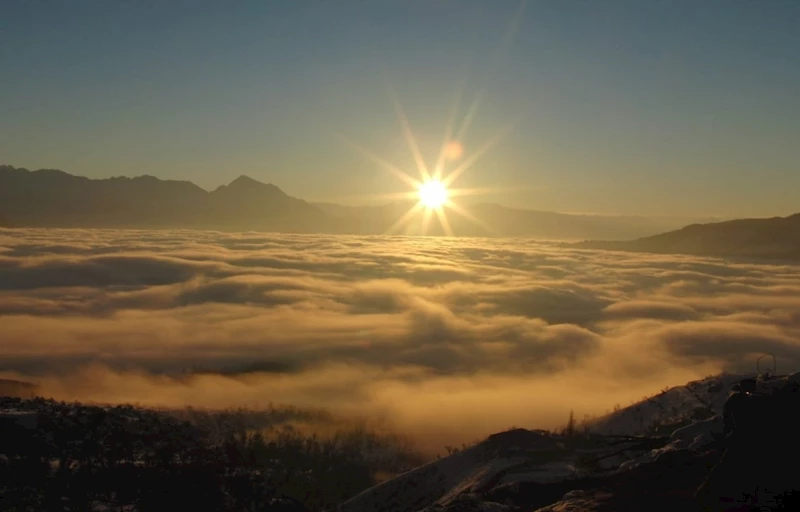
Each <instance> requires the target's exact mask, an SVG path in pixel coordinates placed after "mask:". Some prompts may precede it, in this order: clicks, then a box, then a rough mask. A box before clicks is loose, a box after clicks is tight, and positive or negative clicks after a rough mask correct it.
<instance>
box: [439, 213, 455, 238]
mask: <svg viewBox="0 0 800 512" xmlns="http://www.w3.org/2000/svg"><path fill="white" fill-rule="evenodd" d="M435 212H436V216H437V217H439V224H441V225H442V229H444V234H445V235H447V236H454V234H453V229H452V228H451V227H450V221H449V220H447V215H445V213H444V210H443V209H442V208H436V210H435Z"/></svg>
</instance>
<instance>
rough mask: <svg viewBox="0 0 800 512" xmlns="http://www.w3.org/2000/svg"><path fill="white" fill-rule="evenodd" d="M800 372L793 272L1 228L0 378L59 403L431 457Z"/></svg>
mask: <svg viewBox="0 0 800 512" xmlns="http://www.w3.org/2000/svg"><path fill="white" fill-rule="evenodd" d="M765 352H771V353H774V354H775V355H776V357H777V362H778V370H779V371H794V370H796V369H797V368H798V366H800V365H798V363H800V272H798V267H797V266H791V265H780V264H756V263H744V262H728V261H725V260H722V259H715V258H701V257H694V256H679V255H651V254H635V253H622V252H606V251H596V250H583V249H576V248H572V247H570V246H568V245H559V244H553V243H551V244H548V243H540V242H536V241H533V240H526V239H491V240H486V239H470V238H424V237H420V238H412V237H381V236H364V237H347V236H324V235H320V236H311V235H279V234H264V233H239V234H230V233H219V232H211V231H189V230H178V231H156V230H154V231H138V230H55V229H0V377H7V378H18V379H25V380H31V381H35V382H37V383H39V384H40V385H41V387H42V389H43V390H44V392H45V393H46V394H47V395H49V396H53V397H55V398H59V399H64V400H83V401H94V402H130V403H138V404H142V405H153V406H164V407H183V406H187V405H191V406H195V407H209V408H218V407H261V406H264V405H266V404H268V403H275V404H291V405H295V406H298V407H319V408H325V409H329V410H331V411H334V412H336V413H338V414H341V415H343V416H348V417H364V418H380V419H381V420H382V421H386V422H388V423H390V424H391V425H392V426H393V428H397V429H402V431H404V432H407V433H408V434H409V435H411V436H413V437H414V438H415V439H416V440H417V441H418V442H419V443H420V444H421V445H423V446H442V445H443V444H445V443H447V444H454V442H455V443H460V442H462V441H463V442H466V441H470V440H472V439H475V438H477V437H480V436H484V435H487V434H490V433H493V432H496V431H499V430H502V429H505V428H508V427H510V426H512V425H515V426H520V427H526V428H553V427H555V426H558V425H562V424H563V423H564V422H565V421H566V418H567V416H568V414H569V411H570V410H574V411H575V413H576V415H577V416H578V417H581V416H582V415H584V414H588V415H596V414H602V413H603V412H605V411H607V410H609V409H611V408H612V407H614V406H615V405H616V404H620V405H623V406H624V405H627V404H629V403H630V402H631V401H633V400H639V399H641V398H642V397H643V396H645V395H648V394H652V393H655V392H658V391H660V390H661V389H663V388H664V387H666V386H672V385H680V384H684V383H685V382H686V381H688V380H691V379H694V378H702V377H704V376H706V375H709V374H712V373H717V372H720V371H754V370H755V358H756V357H757V356H759V355H761V354H763V353H765Z"/></svg>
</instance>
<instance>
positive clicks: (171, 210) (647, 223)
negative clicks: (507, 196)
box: [0, 165, 800, 257]
mask: <svg viewBox="0 0 800 512" xmlns="http://www.w3.org/2000/svg"><path fill="white" fill-rule="evenodd" d="M414 203H415V201H412V200H409V201H408V202H405V203H404V202H395V203H388V204H383V205H374V206H348V205H340V204H335V203H324V202H321V203H314V202H308V201H305V200H303V199H300V198H296V197H292V196H290V195H288V194H286V193H285V192H284V191H283V190H282V189H281V188H279V187H278V186H277V185H274V184H272V183H262V182H260V181H258V180H256V179H254V178H252V177H250V176H247V175H244V174H242V175H240V176H238V177H237V178H236V179H234V180H232V181H231V182H230V183H228V184H225V185H220V186H219V187H217V188H215V189H213V190H210V191H209V190H205V189H203V188H201V187H199V186H198V185H196V184H194V183H192V182H191V181H186V180H162V179H160V178H157V177H155V176H152V175H147V174H145V175H141V176H136V177H125V176H115V177H111V178H104V179H91V178H88V177H84V176H75V175H72V174H69V173H66V172H64V171H61V170H58V169H40V170H36V171H30V170H28V169H24V168H15V167H12V166H9V165H0V222H1V223H2V224H3V225H5V226H15V227H54V228H141V229H162V228H169V229H174V228H186V229H212V230H221V231H273V232H292V233H320V234H352V235H378V234H401V235H402V234H410V235H419V234H428V235H448V234H454V235H456V236H472V237H498V236H499V237H524V238H537V239H542V240H561V241H567V240H569V241H575V242H580V241H583V242H581V244H582V245H579V246H582V247H590V246H591V247H594V248H603V249H608V248H612V249H621V250H624V249H625V248H629V247H632V246H631V245H630V244H634V245H635V244H637V243H638V244H639V245H643V246H646V247H644V248H650V246H653V248H654V249H653V250H655V252H658V251H659V250H660V251H662V252H676V251H677V252H679V250H680V249H681V247H680V245H681V244H679V243H677V242H676V241H675V240H671V239H668V240H664V241H663V242H662V244H661V245H662V247H656V246H657V245H658V244H656V243H654V242H652V241H649V242H639V241H641V240H651V239H653V240H658V238H656V237H659V236H661V237H663V236H666V235H667V234H668V233H671V232H672V231H670V230H675V231H679V232H682V233H687V232H688V233H692V232H693V231H694V230H698V229H701V230H702V229H703V228H698V227H696V226H704V225H707V224H690V225H689V226H685V225H684V224H683V223H681V224H678V221H677V220H676V219H677V218H674V219H671V220H664V219H656V218H650V217H644V216H635V215H596V214H580V213H559V212H548V211H539V210H531V209H521V208H510V207H506V206H503V205H500V204H497V203H490V202H483V203H481V202H477V203H472V204H470V205H462V208H461V210H462V212H466V214H467V215H466V216H464V215H461V214H458V213H457V212H453V211H450V210H448V211H447V219H448V222H449V225H450V228H451V231H448V230H447V229H445V228H444V227H443V226H441V225H440V224H439V222H438V220H437V219H435V218H434V219H433V221H432V222H429V223H428V224H427V225H426V224H425V223H424V221H423V220H422V219H423V215H422V214H420V215H418V216H417V217H415V218H413V219H412V222H411V223H410V224H409V226H410V227H409V228H408V230H406V231H403V230H395V231H392V230H391V229H390V228H392V227H393V226H396V224H397V222H398V220H400V219H401V218H403V217H404V215H405V213H406V212H407V211H408V210H409V209H410V208H411V207H413V205H414ZM433 217H435V216H433ZM789 219H799V220H800V214H797V215H794V216H790V217H789ZM760 220H761V221H764V220H767V221H768V220H770V219H760ZM726 222H738V221H726ZM773 222H775V221H774V219H773ZM792 222H794V221H792ZM720 224H724V223H720ZM736 225H739V224H736ZM681 226H685V227H682V228H681ZM676 228H681V229H680V230H679V229H676ZM682 230H683V231H682ZM701 235H702V236H707V235H706V234H705V233H702V234H701ZM626 244H628V245H626ZM670 244H672V245H675V247H671V246H670ZM762 252H764V251H762ZM766 252H768V251H766ZM798 257H800V249H799V250H798Z"/></svg>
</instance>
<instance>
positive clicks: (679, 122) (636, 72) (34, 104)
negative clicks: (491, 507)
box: [0, 0, 800, 216]
mask: <svg viewBox="0 0 800 512" xmlns="http://www.w3.org/2000/svg"><path fill="white" fill-rule="evenodd" d="M798 51H800V2H797V1H795V0H772V1H769V2H754V1H737V0H716V1H712V0H708V1H703V2H697V1H691V0H675V1H671V2H666V1H643V0H635V1H634V0H631V1H606V2H593V1H568V0H564V1H537V0H529V1H527V2H525V3H520V2H517V1H516V0H514V1H511V0H508V1H492V2H490V1H477V0H458V1H457V0H427V1H422V0H402V1H400V0H398V1H383V0H376V1H366V0H341V1H323V0H318V1H291V2H290V1H277V0H276V1H270V2H265V1H244V0H232V1H227V2H221V1H206V0H172V1H169V2H162V1H156V0H140V1H132V0H125V1H122V0H74V1H70V2H53V1H37V0H7V1H4V2H2V3H0V77H1V79H0V163H4V164H10V165H14V166H17V167H25V168H28V169H39V168H58V169H62V170H64V171H67V172H70V173H72V174H78V175H85V176H89V177H92V178H102V177H110V176H120V175H125V176H136V175H141V174H151V175H155V176H158V177H160V178H164V179H180V180H190V181H193V182H195V183H197V184H198V185H200V186H202V187H204V188H206V189H213V188H215V187H217V186H219V185H222V184H225V183H228V182H230V181H231V180H233V179H234V178H236V177H237V176H239V175H241V174H246V175H248V176H251V177H253V178H255V179H258V180H260V181H264V182H272V183H274V184H276V185H278V186H280V187H281V188H282V189H284V190H285V191H286V192H287V193H289V194H291V195H294V196H297V197H302V198H304V199H308V200H316V201H322V200H325V201H336V202H341V203H351V204H357V203H360V202H367V201H376V200H378V197H379V196H380V195H382V194H388V193H393V192H401V191H406V190H408V186H407V185H406V184H404V183H403V182H402V181H400V180H398V179H397V177H395V176H394V175H392V174H391V173H389V172H386V171H385V170H384V169H382V168H380V167H379V166H376V165H375V163H374V162H372V161H371V160H369V159H367V158H365V157H364V155H362V154H360V153H359V152H358V151H356V150H354V149H353V148H352V147H350V146H348V144H346V143H345V142H343V140H350V141H354V142H356V143H357V144H359V145H361V146H364V147H366V148H368V149H369V150H370V151H372V152H373V153H375V154H377V155H379V156H380V157H381V158H383V159H386V160H388V161H390V162H391V163H393V164H394V165H396V166H397V167H399V168H401V169H403V170H406V171H407V172H409V173H412V174H414V173H415V160H414V158H413V154H412V152H411V151H410V150H409V146H408V145H407V143H406V139H405V138H404V135H403V130H402V123H401V122H400V120H399V119H398V116H397V113H396V111H395V109H394V107H393V103H392V95H391V92H392V91H394V93H395V94H396V97H397V98H398V100H399V102H400V105H401V107H402V111H403V112H404V113H405V115H406V116H407V119H408V122H409V125H410V126H411V129H412V131H413V133H414V134H415V136H416V139H417V141H418V142H419V145H420V148H421V151H422V154H423V155H424V158H425V160H426V161H427V162H429V164H430V163H432V161H434V160H435V159H436V155H437V151H438V149H439V147H440V144H441V143H442V141H443V137H444V134H445V131H446V128H447V125H448V119H450V118H451V112H453V111H455V112H456V113H457V115H456V116H455V126H456V127H458V126H461V123H462V121H463V120H464V119H465V118H467V117H470V118H471V120H472V121H471V122H470V123H469V125H468V127H469V129H468V130H467V131H466V133H464V134H463V136H462V137H460V138H459V142H460V143H461V144H462V145H463V147H464V150H465V153H464V157H462V158H464V159H467V158H469V155H470V154H473V153H475V152H476V151H478V150H479V149H480V148H481V147H482V145H483V144H484V143H485V142H486V141H487V140H490V139H491V138H492V137H494V136H495V135H497V134H498V133H507V134H506V136H505V137H503V138H501V139H499V141H498V142H497V143H496V144H495V145H493V146H492V147H491V149H490V150H489V151H487V152H486V153H485V154H483V156H482V157H481V158H480V159H478V160H476V161H475V163H474V164H473V165H472V166H471V167H470V168H469V169H468V170H467V171H465V172H464V173H463V174H462V175H461V176H460V177H459V179H458V181H457V182H456V184H455V185H457V186H459V187H476V188H478V187H479V188H491V189H493V191H492V193H490V194H489V193H487V194H485V197H481V200H487V201H495V202H500V203H502V204H506V205H508V206H516V207H526V208H533V209H538V210H554V211H570V212H593V213H623V214H646V215H719V216H771V215H788V214H791V213H794V212H797V211H799V210H800V206H798V202H797V197H798V196H797V190H800V169H799V168H798V167H800V166H799V165H798V163H800V144H798V140H800V102H798V101H797V98H798V97H800V66H798V65H797V54H798ZM459 91H461V94H460V95H459ZM459 97H460V98H461V100H460V102H456V100H457V99H458V98H459ZM476 99H480V101H476ZM470 106H477V108H473V109H472V110H470ZM454 108H455V110H454ZM470 112H471V113H472V114H471V116H470ZM509 127H510V129H509V130H508V131H507V132H504V130H505V129H507V128H509Z"/></svg>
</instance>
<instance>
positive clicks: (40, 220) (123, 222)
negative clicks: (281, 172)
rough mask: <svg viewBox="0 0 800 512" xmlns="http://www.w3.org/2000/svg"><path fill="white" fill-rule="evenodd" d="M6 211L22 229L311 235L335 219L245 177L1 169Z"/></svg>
mask: <svg viewBox="0 0 800 512" xmlns="http://www.w3.org/2000/svg"><path fill="white" fill-rule="evenodd" d="M0 205H2V214H3V215H4V216H5V217H7V219H8V220H9V221H10V222H11V223H13V224H14V225H17V226H40V227H129V228H202V229H220V230H278V231H300V232H311V231H318V230H326V229H329V228H331V219H330V217H329V216H327V215H325V214H324V213H323V212H321V211H320V210H319V209H317V208H315V207H314V206H311V205H310V204H308V203H306V202H305V201H303V200H301V199H296V198H294V197H290V196H288V195H286V194H285V193H284V192H283V191H282V190H281V189H279V188H278V187H276V186H274V185H267V184H264V183H260V182H258V181H256V180H253V179H252V178H248V177H246V176H240V177H239V178H237V179H236V180H234V181H233V182H231V183H230V184H229V185H224V186H221V187H219V188H218V189H216V190H214V191H213V192H207V191H206V190H203V189H202V188H200V187H198V186H197V185H195V184H193V183H191V182H188V181H171V180H160V179H158V178H155V177H153V176H140V177H137V178H125V177H119V178H109V179H99V180H93V179H89V178H85V177H80V176H73V175H71V174H67V173H65V172H63V171H58V170H51V169H42V170H39V171H28V170H27V169H16V168H14V167H10V166H0Z"/></svg>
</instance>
